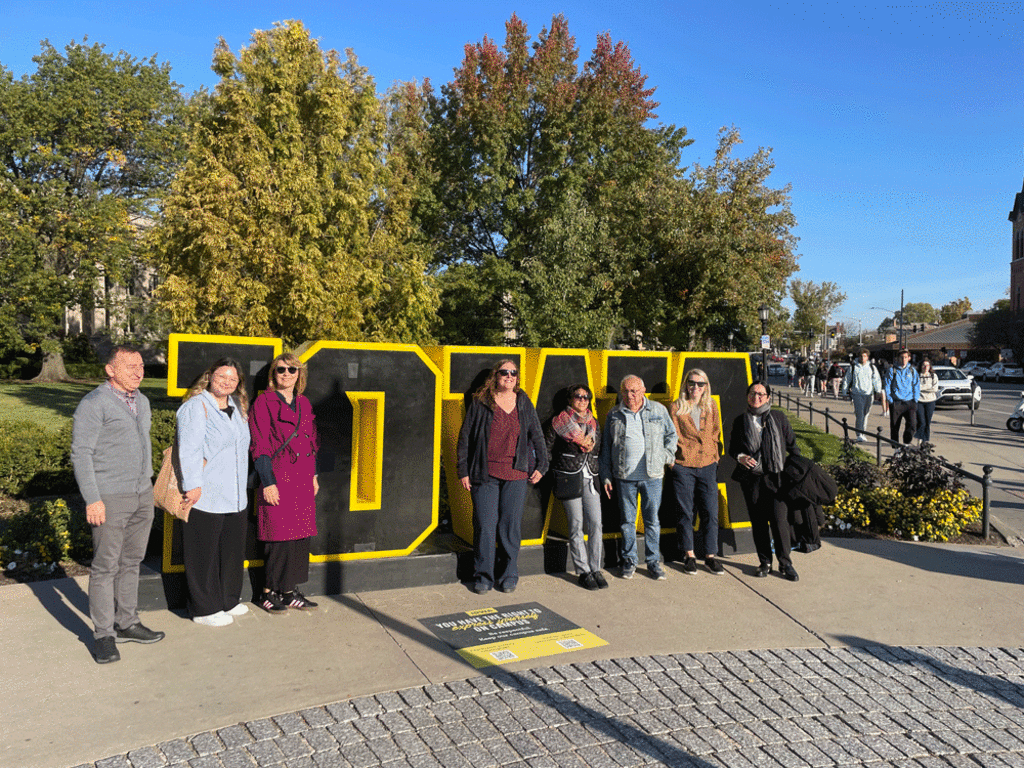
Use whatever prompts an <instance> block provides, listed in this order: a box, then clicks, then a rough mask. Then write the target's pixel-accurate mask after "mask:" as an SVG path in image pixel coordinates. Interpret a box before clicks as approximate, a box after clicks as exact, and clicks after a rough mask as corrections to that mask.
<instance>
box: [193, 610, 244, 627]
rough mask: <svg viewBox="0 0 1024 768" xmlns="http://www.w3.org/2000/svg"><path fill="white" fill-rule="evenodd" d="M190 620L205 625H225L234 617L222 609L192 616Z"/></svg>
mask: <svg viewBox="0 0 1024 768" xmlns="http://www.w3.org/2000/svg"><path fill="white" fill-rule="evenodd" d="M192 621H194V622H195V623H196V624H202V625H203V626H205V627H226V626H227V625H228V624H230V623H231V622H233V621H234V619H233V618H231V617H230V616H228V615H227V614H226V613H224V611H217V612H216V613H211V614H210V615H209V616H193V617H192Z"/></svg>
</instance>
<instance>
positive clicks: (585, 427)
mask: <svg viewBox="0 0 1024 768" xmlns="http://www.w3.org/2000/svg"><path fill="white" fill-rule="evenodd" d="M568 393H569V404H568V405H567V406H566V407H565V410H563V411H561V412H559V413H557V414H555V416H554V418H552V419H551V424H550V426H549V427H548V429H547V430H546V434H545V437H546V438H547V448H548V457H549V459H550V461H551V471H552V475H553V476H554V479H555V487H554V493H555V497H556V498H559V499H561V501H562V506H563V507H564V508H565V517H566V520H567V521H568V523H569V551H570V552H571V553H572V561H573V565H575V566H576V574H577V578H578V580H579V583H580V586H581V587H583V588H584V589H605V588H606V587H607V586H608V582H607V581H606V580H605V578H604V576H603V575H602V573H601V565H602V562H603V561H604V547H603V542H602V540H601V534H602V530H601V495H600V488H599V482H600V481H599V479H598V475H599V473H598V456H599V455H600V453H601V429H600V428H599V427H598V425H597V419H595V418H594V414H593V413H591V411H590V403H591V400H592V399H593V393H591V391H590V388H589V387H587V385H586V384H575V385H573V386H571V387H569V389H568ZM584 535H586V540H584Z"/></svg>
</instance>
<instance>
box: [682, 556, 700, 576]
mask: <svg viewBox="0 0 1024 768" xmlns="http://www.w3.org/2000/svg"><path fill="white" fill-rule="evenodd" d="M696 572H697V558H695V557H687V558H686V559H684V560H683V573H696Z"/></svg>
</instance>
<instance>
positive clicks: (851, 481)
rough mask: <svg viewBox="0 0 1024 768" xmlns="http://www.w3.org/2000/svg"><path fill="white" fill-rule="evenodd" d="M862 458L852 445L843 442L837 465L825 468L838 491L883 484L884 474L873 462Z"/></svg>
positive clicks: (860, 453)
mask: <svg viewBox="0 0 1024 768" xmlns="http://www.w3.org/2000/svg"><path fill="white" fill-rule="evenodd" d="M863 456H864V454H863V453H862V452H861V451H859V450H857V449H856V448H854V447H853V443H851V442H850V441H849V440H844V441H843V446H842V448H840V449H839V461H838V463H836V464H831V465H829V466H827V467H825V469H826V470H827V471H828V473H829V474H830V475H832V477H833V479H834V480H835V481H836V484H837V485H838V486H839V487H840V489H843V488H845V489H847V490H862V489H868V488H876V487H878V486H880V485H883V484H884V483H885V473H884V472H883V471H882V470H881V469H879V468H878V466H877V465H876V464H874V463H873V462H870V461H865V460H864V459H863V458H862V457H863Z"/></svg>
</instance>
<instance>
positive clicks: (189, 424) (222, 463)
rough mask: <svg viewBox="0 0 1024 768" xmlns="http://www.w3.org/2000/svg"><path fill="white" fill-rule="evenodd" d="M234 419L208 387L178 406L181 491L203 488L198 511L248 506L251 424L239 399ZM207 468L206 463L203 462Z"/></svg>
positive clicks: (224, 511)
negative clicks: (219, 406)
mask: <svg viewBox="0 0 1024 768" xmlns="http://www.w3.org/2000/svg"><path fill="white" fill-rule="evenodd" d="M231 405H233V406H234V411H232V413H231V417H230V418H228V415H227V414H226V413H224V412H223V411H222V410H220V409H219V408H218V407H217V401H216V400H214V399H213V395H211V394H210V393H209V392H207V391H206V390H203V391H202V392H200V393H199V394H198V395H196V396H194V397H191V398H189V399H188V400H186V401H185V402H184V403H182V405H181V407H180V408H178V456H179V457H180V459H181V475H182V483H181V487H182V489H184V490H186V491H190V490H192V489H193V488H202V495H201V496H200V498H199V501H197V502H196V505H195V507H196V509H200V510H202V511H203V512H212V513H216V514H230V513H232V512H240V511H242V510H243V509H245V508H246V507H247V506H248V504H249V498H248V492H247V490H246V484H247V482H248V479H249V471H248V470H249V439H250V438H249V425H248V424H247V423H246V421H245V420H244V419H243V418H242V412H241V411H240V410H239V408H238V401H237V400H235V399H234V398H232V399H231ZM204 459H205V460H206V466H203V460H204Z"/></svg>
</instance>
